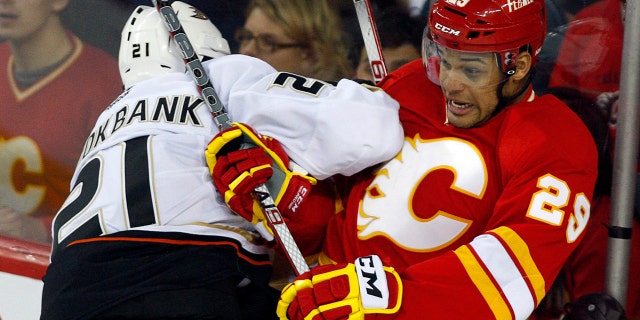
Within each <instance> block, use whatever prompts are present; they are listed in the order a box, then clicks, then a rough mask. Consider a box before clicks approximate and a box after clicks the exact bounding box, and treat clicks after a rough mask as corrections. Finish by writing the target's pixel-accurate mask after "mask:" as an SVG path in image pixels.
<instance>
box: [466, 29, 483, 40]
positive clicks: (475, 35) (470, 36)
mask: <svg viewBox="0 0 640 320" xmlns="http://www.w3.org/2000/svg"><path fill="white" fill-rule="evenodd" d="M479 36H480V32H478V31H469V34H468V35H467V38H468V39H475V38H478V37H479Z"/></svg>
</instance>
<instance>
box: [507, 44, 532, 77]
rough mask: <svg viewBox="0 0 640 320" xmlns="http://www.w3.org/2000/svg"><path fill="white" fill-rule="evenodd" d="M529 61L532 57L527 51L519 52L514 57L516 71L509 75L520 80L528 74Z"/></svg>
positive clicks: (529, 69)
mask: <svg viewBox="0 0 640 320" xmlns="http://www.w3.org/2000/svg"><path fill="white" fill-rule="evenodd" d="M531 62H532V58H531V54H530V53H529V52H526V51H525V52H520V54H518V57H517V58H516V73H514V74H513V76H511V77H512V78H513V80H516V81H520V80H522V79H525V78H526V77H527V76H529V72H530V71H531V68H532V65H531Z"/></svg>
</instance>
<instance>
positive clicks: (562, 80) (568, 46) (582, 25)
mask: <svg viewBox="0 0 640 320" xmlns="http://www.w3.org/2000/svg"><path fill="white" fill-rule="evenodd" d="M625 3H626V1H625V0H600V1H598V2H596V3H593V4H591V5H589V6H588V7H586V8H584V9H583V10H581V11H579V12H578V13H577V14H576V16H575V18H574V20H573V22H572V23H571V25H570V26H569V28H568V29H567V31H566V35H565V36H564V39H563V40H562V45H561V48H560V51H559V54H558V58H557V60H556V64H555V67H554V69H553V72H552V73H551V77H550V79H549V86H551V87H558V86H559V87H574V88H576V89H578V90H580V91H581V92H582V93H584V94H585V95H586V96H587V97H589V98H590V99H592V100H593V101H595V99H596V97H597V96H598V95H599V94H600V93H603V92H615V91H617V90H619V86H620V67H621V62H622V42H623V38H624V36H623V32H624V24H623V17H624V9H625Z"/></svg>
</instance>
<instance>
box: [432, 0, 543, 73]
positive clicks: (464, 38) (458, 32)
mask: <svg viewBox="0 0 640 320" xmlns="http://www.w3.org/2000/svg"><path fill="white" fill-rule="evenodd" d="M546 27H547V19H546V12H545V5H544V1H543V0H483V1H477V0H476V1H474V0H438V1H436V2H435V3H434V4H433V7H432V8H431V12H430V14H429V22H428V25H427V28H426V29H425V32H424V36H423V61H424V64H425V67H426V68H427V72H428V73H429V72H430V73H431V74H429V77H430V79H432V80H434V78H433V76H435V79H437V78H438V76H437V70H433V69H434V68H433V67H434V66H437V63H435V62H437V55H436V51H437V50H436V49H435V48H434V47H444V48H448V49H453V50H458V51H463V52H475V53H488V52H493V53H496V54H497V55H498V63H499V67H501V69H502V72H503V73H505V74H507V75H510V74H512V73H513V72H514V71H515V58H516V57H517V56H518V54H519V53H520V52H522V51H523V50H528V51H529V52H530V53H531V56H532V66H534V65H535V64H536V62H537V61H538V58H539V56H540V51H541V48H542V43H543V42H544V38H545V35H546ZM436 69H437V68H436ZM433 72H435V74H433Z"/></svg>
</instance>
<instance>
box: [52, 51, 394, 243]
mask: <svg viewBox="0 0 640 320" xmlns="http://www.w3.org/2000/svg"><path fill="white" fill-rule="evenodd" d="M203 65H204V66H205V68H206V69H207V72H208V74H209V77H210V78H211V81H212V84H213V85H214V88H215V90H216V92H217V93H218V95H219V98H220V100H221V102H222V103H223V105H225V106H226V108H227V110H228V111H229V115H230V117H231V119H233V120H234V121H238V122H244V123H247V124H249V125H251V126H252V127H254V128H255V129H256V130H258V131H259V132H261V133H263V134H267V135H270V136H272V137H274V138H276V139H278V140H279V141H280V142H281V143H282V144H283V145H284V146H285V147H286V149H287V152H288V153H289V154H290V156H291V158H292V159H293V160H294V161H296V162H297V163H298V164H299V165H301V166H302V167H303V168H304V169H306V170H308V171H309V172H310V173H312V174H313V175H315V176H316V177H318V178H325V177H328V176H330V175H333V174H337V173H341V174H346V175H348V174H352V173H355V172H357V171H359V170H361V169H363V168H365V167H368V166H370V165H373V164H376V163H379V162H382V161H384V160H387V159H388V158H390V157H392V156H393V155H395V153H396V152H397V150H398V149H399V148H400V146H401V144H402V140H403V134H402V128H401V127H400V123H399V119H398V110H397V109H398V104H397V103H396V102H395V101H394V100H393V99H391V98H389V97H388V96H387V95H386V94H385V93H384V92H382V91H370V90H368V89H366V88H364V87H362V86H360V85H358V84H356V83H355V82H351V81H341V82H340V83H338V85H337V86H333V85H330V84H328V83H325V82H322V81H318V80H312V79H306V78H303V77H300V76H297V75H292V74H288V73H278V72H276V71H275V70H274V69H273V68H272V67H270V66H269V65H268V64H266V63H264V62H262V61H260V60H258V59H254V58H250V57H247V56H241V55H231V56H226V57H222V58H217V59H215V60H211V61H207V62H205V63H204V64H203ZM218 132H219V130H218V127H217V126H216V124H215V123H214V121H213V118H212V116H211V112H210V110H209V109H208V108H207V106H206V104H205V103H204V102H203V100H202V97H201V96H200V93H199V92H198V90H197V88H196V86H195V85H194V83H193V80H192V79H191V77H190V76H189V75H188V74H186V73H184V74H182V73H174V74H168V75H165V76H161V77H156V78H153V79H149V80H146V81H142V82H140V83H138V84H136V85H135V86H133V87H131V88H130V89H129V90H127V91H125V92H124V93H123V94H121V95H120V96H119V97H118V98H117V99H116V100H115V101H114V102H113V103H112V104H111V105H110V106H109V107H108V108H107V109H106V110H105V111H104V112H103V113H102V114H101V115H100V117H99V118H98V120H97V122H96V124H95V126H94V129H93V131H92V133H91V134H90V136H89V137H88V138H87V140H86V142H85V145H84V149H83V152H82V155H81V158H80V160H79V162H78V165H77V168H76V171H75V173H74V176H73V178H72V181H71V192H70V195H69V197H68V198H67V200H66V201H65V203H64V204H63V206H62V208H61V209H60V211H59V212H58V214H57V215H56V218H55V220H54V223H53V235H54V248H55V247H56V246H64V245H66V244H68V243H69V242H71V241H73V240H77V239H82V238H88V237H97V236H100V235H103V234H112V233H116V232H119V231H125V230H148V231H176V232H178V231H179V232H187V233H194V234H201V235H212V236H225V237H231V238H234V239H236V240H238V241H239V242H240V243H241V244H242V246H243V247H244V248H245V249H247V250H249V251H251V252H256V253H260V252H264V250H265V249H264V248H263V247H261V246H258V245H254V243H253V241H252V240H253V238H254V237H255V236H256V233H255V229H254V226H253V225H252V224H251V223H250V222H248V221H246V220H244V219H243V218H242V217H239V216H237V215H236V214H234V213H233V212H231V211H230V210H229V209H228V208H227V206H226V205H225V203H224V201H223V200H222V199H221V198H220V196H219V195H218V193H217V192H216V191H215V189H214V188H215V187H214V185H213V183H212V181H211V177H210V175H209V170H208V167H207V164H206V161H205V158H204V150H205V149H206V147H207V144H208V143H209V141H210V140H211V139H212V138H213V137H214V135H215V134H217V133H218Z"/></svg>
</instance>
